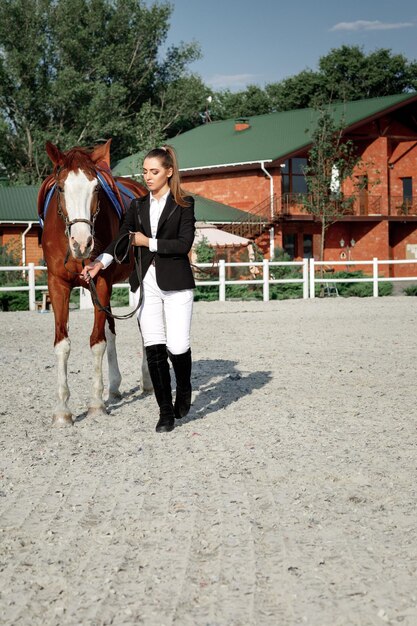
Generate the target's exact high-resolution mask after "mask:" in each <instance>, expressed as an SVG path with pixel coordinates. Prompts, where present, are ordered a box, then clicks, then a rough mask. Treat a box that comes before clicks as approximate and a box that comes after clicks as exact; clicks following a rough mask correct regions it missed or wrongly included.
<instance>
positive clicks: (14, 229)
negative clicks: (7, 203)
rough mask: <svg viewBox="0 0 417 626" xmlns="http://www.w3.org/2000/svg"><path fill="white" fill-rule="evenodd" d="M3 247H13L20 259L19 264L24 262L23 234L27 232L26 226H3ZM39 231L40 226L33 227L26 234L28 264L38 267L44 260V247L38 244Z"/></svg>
mask: <svg viewBox="0 0 417 626" xmlns="http://www.w3.org/2000/svg"><path fill="white" fill-rule="evenodd" d="M0 228H1V232H2V236H1V245H3V246H9V247H11V248H12V249H13V250H14V251H15V252H16V255H17V258H18V259H19V263H21V262H22V233H23V232H24V231H25V230H26V225H21V226H20V225H13V226H8V225H5V224H3V225H2V226H1V227H0ZM38 231H39V226H37V225H36V226H32V228H31V229H30V231H29V232H28V233H27V234H26V237H25V242H26V264H27V263H35V265H38V264H39V262H40V261H41V260H42V259H43V252H42V247H41V246H40V245H39V243H38Z"/></svg>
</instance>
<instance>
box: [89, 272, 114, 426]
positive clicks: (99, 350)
mask: <svg viewBox="0 0 417 626" xmlns="http://www.w3.org/2000/svg"><path fill="white" fill-rule="evenodd" d="M96 289H97V296H98V299H99V301H100V302H101V304H102V305H103V306H108V305H109V303H110V295H111V286H110V285H108V284H107V283H106V281H105V280H103V279H102V278H101V277H99V278H98V280H97V285H96ZM105 325H106V314H105V313H104V312H103V311H100V310H99V309H98V308H97V307H94V326H93V331H92V333H91V336H90V347H91V352H92V355H93V386H92V389H91V396H90V401H89V403H88V415H89V416H90V417H91V416H93V415H94V416H96V415H105V414H107V410H106V407H105V404H104V400H103V391H104V384H103V356H104V353H105V351H106V346H107V344H106V332H105Z"/></svg>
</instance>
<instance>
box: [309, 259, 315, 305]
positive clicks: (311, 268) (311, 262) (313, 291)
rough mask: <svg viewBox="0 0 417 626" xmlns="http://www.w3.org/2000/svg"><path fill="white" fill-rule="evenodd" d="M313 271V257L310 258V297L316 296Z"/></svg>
mask: <svg viewBox="0 0 417 626" xmlns="http://www.w3.org/2000/svg"><path fill="white" fill-rule="evenodd" d="M315 271H316V269H315V261H314V259H310V298H315V297H316V286H315V284H314V279H315Z"/></svg>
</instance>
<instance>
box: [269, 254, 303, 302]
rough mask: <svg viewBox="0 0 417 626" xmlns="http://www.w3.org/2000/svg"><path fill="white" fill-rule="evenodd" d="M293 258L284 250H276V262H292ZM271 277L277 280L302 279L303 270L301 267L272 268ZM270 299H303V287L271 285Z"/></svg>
mask: <svg viewBox="0 0 417 626" xmlns="http://www.w3.org/2000/svg"><path fill="white" fill-rule="evenodd" d="M291 260H292V259H291V257H290V255H289V254H287V253H286V252H285V251H284V250H283V249H282V248H275V251H274V261H283V262H286V261H291ZM269 275H270V277H271V278H273V279H275V280H282V279H289V278H296V279H300V278H302V269H301V268H300V267H291V266H290V267H286V266H285V265H284V266H279V265H278V266H275V267H274V266H271V267H270V270H269ZM269 297H270V299H271V300H287V299H292V298H302V297H303V286H302V285H301V284H297V283H283V284H278V285H270V287H269Z"/></svg>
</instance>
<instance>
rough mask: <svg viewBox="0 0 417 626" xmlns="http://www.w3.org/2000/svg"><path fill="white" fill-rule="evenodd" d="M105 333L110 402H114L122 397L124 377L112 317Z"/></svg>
mask: <svg viewBox="0 0 417 626" xmlns="http://www.w3.org/2000/svg"><path fill="white" fill-rule="evenodd" d="M105 332H106V341H107V363H108V366H109V400H110V401H112V400H118V399H120V398H121V397H122V394H121V393H120V389H119V388H120V383H121V382H122V375H121V374H120V369H119V363H118V360H117V352H116V332H115V325H114V319H113V318H112V317H110V316H108V317H107V323H106V326H105Z"/></svg>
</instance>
